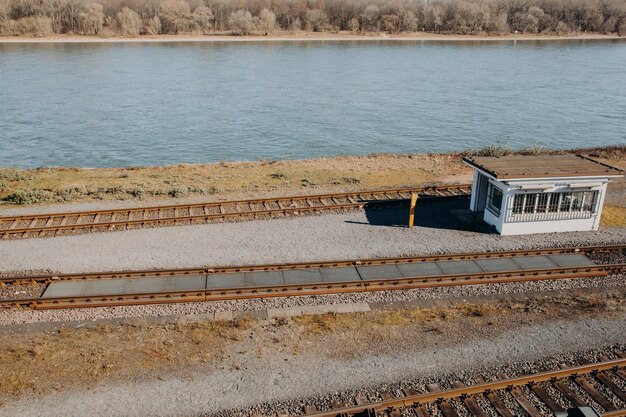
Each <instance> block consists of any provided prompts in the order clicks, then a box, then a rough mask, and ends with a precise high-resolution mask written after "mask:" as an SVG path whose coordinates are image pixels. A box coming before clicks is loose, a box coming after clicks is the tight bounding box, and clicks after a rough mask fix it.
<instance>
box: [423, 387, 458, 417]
mask: <svg viewBox="0 0 626 417" xmlns="http://www.w3.org/2000/svg"><path fill="white" fill-rule="evenodd" d="M426 389H427V390H428V391H429V392H439V391H441V388H440V387H439V385H438V384H428V385H426ZM438 405H439V409H440V410H441V413H442V414H443V415H444V417H459V414H458V413H457V412H456V410H455V409H454V407H453V406H452V404H451V403H450V401H448V400H441V401H440V402H439V404H438Z"/></svg>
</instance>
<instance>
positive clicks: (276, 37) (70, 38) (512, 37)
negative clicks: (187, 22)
mask: <svg viewBox="0 0 626 417" xmlns="http://www.w3.org/2000/svg"><path fill="white" fill-rule="evenodd" d="M617 39H620V40H626V37H624V36H618V35H603V34H580V35H562V36H560V35H524V34H509V35H441V34H434V33H426V32H415V33H403V34H398V35H389V34H381V33H373V34H353V33H351V32H334V33H319V32H300V33H292V32H289V33H284V34H283V33H276V34H272V35H269V36H262V35H249V36H234V35H154V36H150V35H146V36H135V37H123V36H81V35H54V36H46V37H28V36H0V43H115V42H129V43H132V42H300V41H329V42H337V41H428V42H440V41H454V42H464V41H473V42H484V41H489V42H495V41H567V40H617Z"/></svg>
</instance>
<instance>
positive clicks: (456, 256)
mask: <svg viewBox="0 0 626 417" xmlns="http://www.w3.org/2000/svg"><path fill="white" fill-rule="evenodd" d="M619 250H626V244H618V245H595V246H569V247H561V248H548V249H522V250H511V251H498V252H466V253H446V254H439V255H427V256H410V257H393V258H366V259H356V260H333V261H320V262H291V263H281V264H259V265H237V266H215V267H210V268H179V269H148V270H137V271H106V272H89V273H81V274H51V275H29V276H5V277H0V283H4V284H16V285H19V284H28V283H42V284H43V283H50V282H53V281H73V280H88V279H112V278H136V277H146V276H153V277H161V276H179V275H197V274H224V273H239V272H255V271H286V270H293V269H311V268H334V267H347V266H353V265H393V264H403V263H420V262H432V261H451V260H469V259H494V258H503V257H515V256H531V255H559V254H568V253H584V254H587V253H596V252H610V251H619Z"/></svg>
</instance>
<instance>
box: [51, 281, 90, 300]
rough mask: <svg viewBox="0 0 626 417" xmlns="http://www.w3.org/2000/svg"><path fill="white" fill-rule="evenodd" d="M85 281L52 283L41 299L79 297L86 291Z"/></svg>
mask: <svg viewBox="0 0 626 417" xmlns="http://www.w3.org/2000/svg"><path fill="white" fill-rule="evenodd" d="M85 284H86V283H85V281H63V282H52V283H51V284H50V285H48V287H47V288H46V291H44V293H43V295H42V296H41V298H57V297H78V296H80V295H82V294H83V292H84V291H85Z"/></svg>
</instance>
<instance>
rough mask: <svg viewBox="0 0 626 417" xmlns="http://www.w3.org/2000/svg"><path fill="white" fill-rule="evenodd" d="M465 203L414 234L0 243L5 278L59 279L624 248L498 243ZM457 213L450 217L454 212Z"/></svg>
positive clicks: (225, 232)
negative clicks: (48, 274)
mask: <svg viewBox="0 0 626 417" xmlns="http://www.w3.org/2000/svg"><path fill="white" fill-rule="evenodd" d="M465 206H466V201H457V202H453V203H445V204H439V205H430V206H429V205H425V206H423V207H421V208H420V210H419V212H418V214H417V227H415V228H413V229H407V228H405V227H399V226H397V225H400V224H403V223H404V221H405V220H406V219H405V217H406V210H405V209H398V208H389V209H384V210H382V209H370V210H368V211H364V212H354V213H343V214H329V215H322V216H306V217H296V218H288V219H272V220H258V221H249V222H239V223H221V224H209V225H197V226H181V227H168V228H157V229H142V230H130V231H123V232H115V233H93V234H88V235H79V236H63V237H58V238H47V239H27V240H12V241H8V240H4V241H0V271H8V270H11V271H20V270H27V269H28V270H34V269H51V270H55V271H58V272H60V273H72V272H89V271H106V270H129V269H149V268H182V267H204V266H215V265H241V264H259V263H277V262H297V261H316V260H332V259H349V258H357V259H358V258H366V257H383V256H410V255H423V254H436V253H450V252H471V251H492V250H508V249H524V248H536V247H550V246H568V245H582V244H602V243H622V242H624V241H626V228H610V229H606V230H602V231H600V232H580V233H560V234H541V235H531V236H499V235H497V234H493V233H487V232H486V229H485V227H484V226H482V225H480V223H479V222H475V223H468V222H467V221H466V220H459V219H458V218H457V217H455V216H454V215H453V214H451V213H454V210H458V209H460V208H464V207H465ZM451 210H452V211H451Z"/></svg>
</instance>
